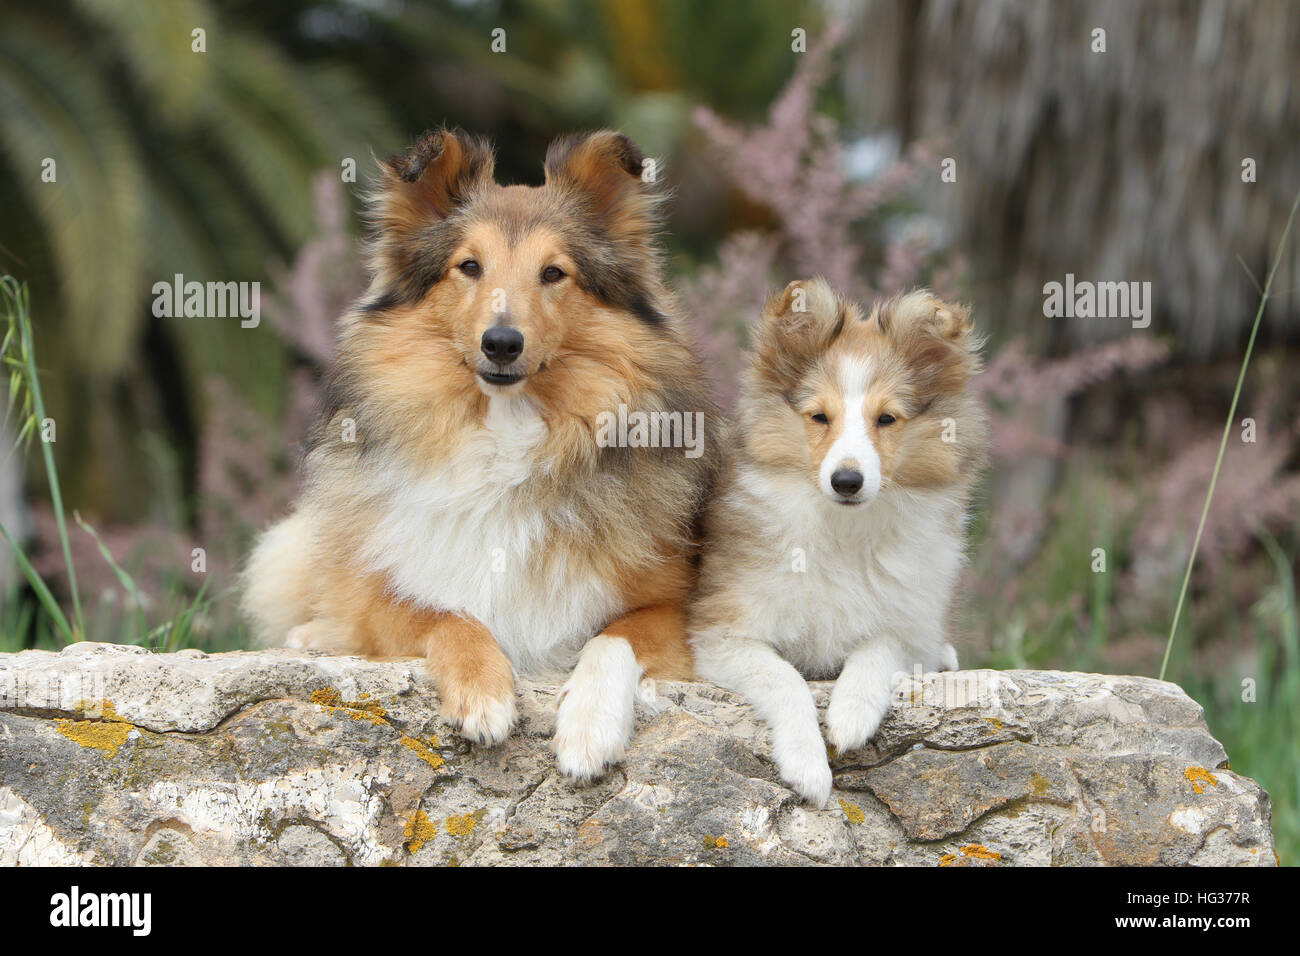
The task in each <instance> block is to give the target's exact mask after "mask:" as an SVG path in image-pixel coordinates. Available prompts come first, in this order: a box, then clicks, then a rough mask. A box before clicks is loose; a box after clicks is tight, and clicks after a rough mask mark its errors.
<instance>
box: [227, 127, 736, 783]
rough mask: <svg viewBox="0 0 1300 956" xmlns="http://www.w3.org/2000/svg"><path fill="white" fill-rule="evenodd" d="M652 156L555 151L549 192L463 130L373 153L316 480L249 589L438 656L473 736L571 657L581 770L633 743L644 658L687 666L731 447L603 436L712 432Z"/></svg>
mask: <svg viewBox="0 0 1300 956" xmlns="http://www.w3.org/2000/svg"><path fill="white" fill-rule="evenodd" d="M642 167H643V160H642V156H641V153H640V152H639V151H638V149H637V148H636V146H635V145H633V144H632V143H631V142H630V141H629V140H628V139H627V138H626V137H624V136H622V135H619V134H616V133H611V132H600V133H594V134H591V135H589V136H585V137H573V138H566V139H562V140H559V141H557V142H555V143H553V144H552V145H551V147H550V149H549V150H548V152H547V156H546V163H545V168H546V181H545V184H544V185H542V186H540V187H528V186H504V187H503V186H500V185H497V183H496V182H495V180H494V177H493V154H492V151H491V148H490V147H489V146H488V145H487V144H486V143H485V142H484V141H482V140H479V139H477V138H472V137H469V136H466V135H465V134H464V133H462V132H459V131H457V132H449V131H439V132H435V133H431V134H426V135H425V136H424V137H423V138H422V139H421V140H420V141H419V142H418V143H417V144H416V145H415V146H414V147H413V148H412V149H411V150H409V151H408V152H407V153H405V154H403V155H400V156H397V157H395V158H393V159H391V160H389V161H388V162H387V163H386V164H381V170H380V182H379V186H378V189H377V191H376V192H375V194H374V195H373V196H372V197H371V206H372V210H371V215H372V220H373V227H374V235H373V240H372V243H371V246H370V266H371V271H372V276H373V278H372V281H371V284H370V287H369V289H368V291H367V293H366V294H365V296H364V297H363V298H362V300H361V301H360V302H359V303H358V304H357V306H355V307H354V308H353V310H352V311H351V312H350V313H348V314H347V315H346V316H345V317H344V318H343V320H342V330H341V342H340V347H339V353H338V359H337V362H336V365H335V367H334V368H333V369H332V371H331V372H330V375H329V377H328V401H327V407H326V409H325V410H324V413H323V415H322V416H321V418H320V420H319V422H318V425H317V427H316V429H315V432H314V435H313V437H312V439H311V441H310V444H309V448H308V450H307V453H306V457H305V469H306V485H305V491H304V493H303V495H302V498H301V500H300V501H299V502H298V504H297V506H296V509H295V510H294V512H293V514H292V515H290V516H289V517H288V518H286V519H284V520H283V521H281V522H280V523H279V524H277V525H275V526H273V527H271V528H270V529H269V530H267V531H266V532H265V534H264V535H263V536H262V538H261V539H260V541H259V542H258V543H257V546H256V548H255V550H254V552H253V554H252V557H251V559H250V561H249V564H248V567H247V569H246V572H245V579H244V583H245V601H244V604H245V608H246V610H247V612H248V614H249V615H250V617H251V618H252V619H253V621H254V622H255V624H256V629H257V631H258V632H259V634H260V636H261V638H262V639H263V640H267V641H271V642H277V643H278V642H282V641H283V642H287V643H289V644H291V645H295V646H313V647H326V648H331V649H338V650H344V651H348V652H354V653H361V654H367V655H375V656H391V655H421V656H424V657H425V658H426V659H427V661H428V666H429V669H430V671H431V672H432V675H433V677H434V679H435V681H436V683H437V685H438V688H439V690H440V694H441V698H442V707H443V712H444V714H445V715H446V717H447V718H448V719H449V720H451V721H452V722H453V723H454V724H455V725H457V726H458V727H459V728H460V730H461V732H462V733H464V734H465V735H466V736H467V737H469V738H471V739H474V740H477V741H479V742H481V743H496V742H498V741H500V740H502V739H503V738H504V737H506V735H507V734H508V733H509V731H510V728H511V726H512V724H513V723H514V721H515V715H516V710H515V702H514V672H515V670H518V671H520V672H521V673H526V674H545V673H554V672H556V671H559V670H561V669H563V671H565V672H567V671H568V670H569V669H570V668H573V672H572V675H571V676H570V678H569V680H568V682H567V683H566V685H565V687H564V690H563V692H562V693H561V696H560V699H559V704H558V712H557V716H556V749H557V758H558V764H559V768H560V770H561V772H563V773H564V774H566V775H569V776H573V777H578V778H586V777H591V776H595V775H597V774H599V773H600V772H601V770H602V769H603V768H604V767H606V766H607V765H609V764H611V763H613V762H615V761H617V760H618V759H619V758H620V757H621V756H622V753H623V749H624V747H625V745H626V743H627V741H628V738H629V736H630V734H631V730H632V719H633V703H634V695H635V693H636V690H637V685H638V681H639V679H640V677H641V675H642V674H643V673H644V674H646V675H647V676H649V677H660V678H684V677H689V676H690V675H691V660H690V652H689V648H688V646H687V643H686V636H685V615H684V605H685V600H686V597H687V594H688V592H689V589H690V585H691V583H692V580H693V568H692V564H691V561H692V558H693V551H692V549H693V545H694V533H695V532H694V529H695V527H696V525H697V519H698V516H699V513H700V510H701V509H702V507H703V504H704V501H705V499H706V496H707V494H708V491H709V486H710V484H711V475H710V467H711V466H710V465H709V464H708V463H709V462H711V461H713V460H714V456H713V455H709V454H704V455H699V454H696V455H695V456H690V455H688V454H686V453H684V451H683V449H682V448H680V447H676V448H674V447H663V445H662V444H661V445H660V446H659V447H617V446H615V447H604V445H606V444H609V443H608V442H601V441H598V432H599V426H598V420H599V419H600V417H601V415H602V413H607V414H615V413H617V411H618V410H619V409H620V406H625V407H626V409H630V410H633V411H640V412H643V413H646V414H656V413H659V414H660V418H661V419H662V420H663V421H672V416H674V415H675V416H678V419H677V420H678V421H680V417H681V416H685V415H695V416H701V415H702V417H700V419H699V420H701V421H707V424H708V426H711V425H712V424H713V421H712V413H711V406H710V402H709V399H708V397H707V391H706V389H705V387H704V384H703V378H702V375H701V372H700V369H699V364H698V361H697V359H696V357H695V355H694V353H693V352H692V349H691V348H690V346H689V344H688V341H687V338H686V336H685V334H684V332H683V330H682V329H681V327H680V324H679V322H678V320H677V319H676V317H675V316H674V314H673V308H674V306H673V302H672V298H671V295H670V294H669V292H668V290H667V288H666V287H665V285H664V283H663V280H662V278H661V267H660V263H659V257H658V252H657V246H656V236H655V231H656V228H657V219H656V215H655V202H656V197H655V196H654V194H653V186H652V184H650V183H647V182H646V181H644V180H643V175H642ZM706 427H707V426H706ZM575 662H576V667H575Z"/></svg>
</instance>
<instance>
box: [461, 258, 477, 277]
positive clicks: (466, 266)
mask: <svg viewBox="0 0 1300 956" xmlns="http://www.w3.org/2000/svg"><path fill="white" fill-rule="evenodd" d="M456 268H457V269H459V270H460V271H461V272H463V273H465V275H467V276H469V277H470V278H471V279H477V278H478V277H479V273H481V272H482V271H483V267H482V266H481V265H479V264H478V260H477V259H466V260H465V261H464V262H462V263H461V264H460V265H458V266H457V267H456Z"/></svg>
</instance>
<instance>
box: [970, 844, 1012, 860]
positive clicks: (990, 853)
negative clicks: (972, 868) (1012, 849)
mask: <svg viewBox="0 0 1300 956" xmlns="http://www.w3.org/2000/svg"><path fill="white" fill-rule="evenodd" d="M961 854H962V856H970V857H974V858H975V859H977V860H1000V859H1002V854H1001V853H999V852H998V851H997V850H990V849H989V848H988V847H986V846H984V845H983V844H980V843H968V844H966V845H965V846H964V847H962V848H961Z"/></svg>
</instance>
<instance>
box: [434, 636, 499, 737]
mask: <svg viewBox="0 0 1300 956" xmlns="http://www.w3.org/2000/svg"><path fill="white" fill-rule="evenodd" d="M426 656H427V660H428V665H429V672H430V673H431V674H432V675H433V680H434V683H436V684H437V685H438V693H439V694H440V695H441V697H442V715H443V717H445V718H446V719H447V720H449V721H450V722H451V723H452V724H454V725H455V726H456V728H457V729H458V730H459V731H460V733H461V734H462V735H464V736H465V737H467V738H469V739H470V740H474V741H476V742H478V743H480V744H487V745H489V746H490V745H492V744H498V743H500V742H501V741H503V740H505V739H506V737H507V736H508V735H509V733H510V728H511V727H513V726H514V723H515V716H516V709H515V675H514V671H513V670H512V669H511V667H510V661H509V659H508V658H507V657H506V655H505V654H504V653H503V652H502V650H501V647H500V646H499V645H498V644H497V642H496V638H494V637H493V636H492V633H491V632H490V631H489V630H488V629H487V628H486V627H484V626H483V625H482V624H480V623H479V622H478V621H474V620H470V619H469V618H465V617H458V616H456V615H454V614H446V615H440V616H439V617H438V618H437V620H436V621H435V622H434V623H433V625H432V629H431V631H430V633H429V637H428V650H427V652H426Z"/></svg>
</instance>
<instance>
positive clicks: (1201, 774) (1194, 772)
mask: <svg viewBox="0 0 1300 956" xmlns="http://www.w3.org/2000/svg"><path fill="white" fill-rule="evenodd" d="M1183 776H1184V777H1186V778H1187V780H1188V782H1190V783H1191V785H1192V789H1193V790H1195V791H1196V792H1197V793H1204V792H1205V788H1204V787H1203V786H1201V784H1202V783H1208V784H1209V785H1210V786H1212V787H1217V786H1218V785H1219V778H1218V777H1216V776H1215V775H1214V774H1212V773H1210V771H1208V770H1206V769H1205V768H1204V767H1188V768H1187V769H1186V770H1184V771H1183Z"/></svg>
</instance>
